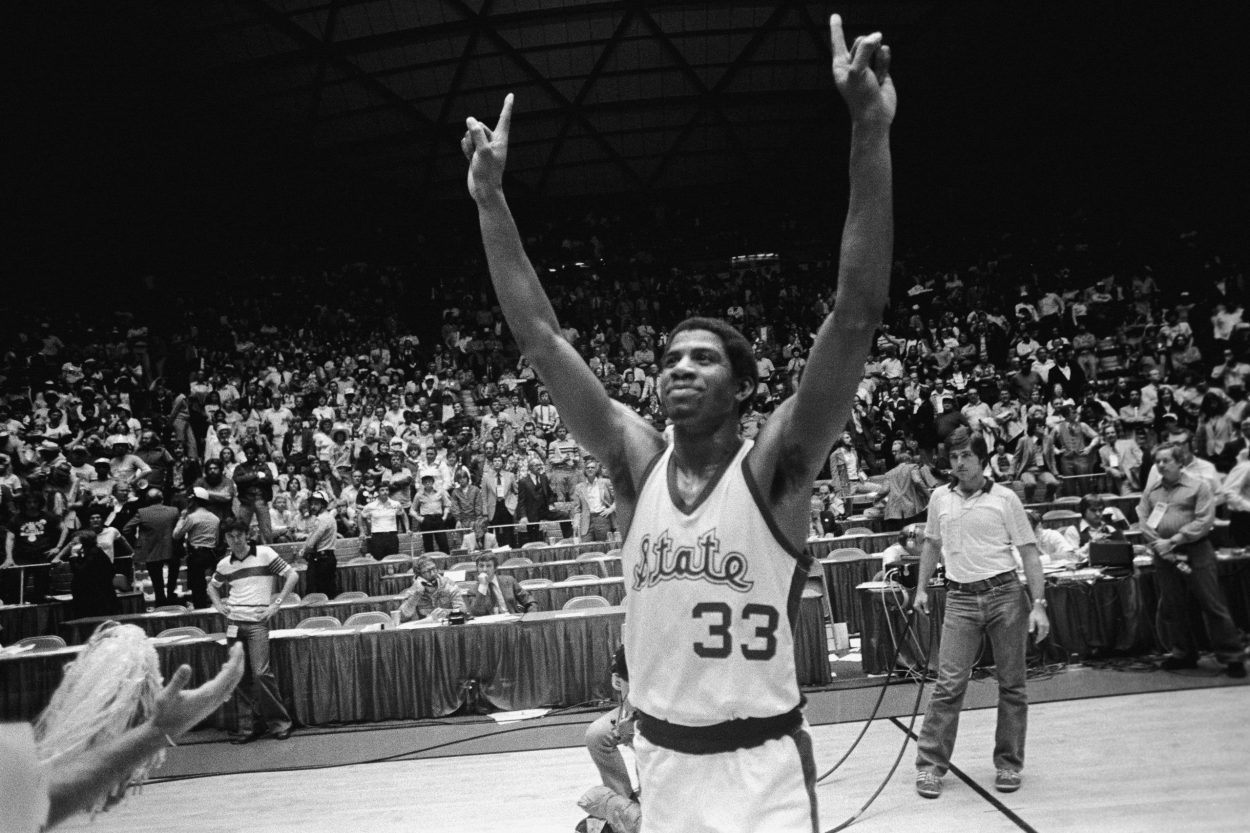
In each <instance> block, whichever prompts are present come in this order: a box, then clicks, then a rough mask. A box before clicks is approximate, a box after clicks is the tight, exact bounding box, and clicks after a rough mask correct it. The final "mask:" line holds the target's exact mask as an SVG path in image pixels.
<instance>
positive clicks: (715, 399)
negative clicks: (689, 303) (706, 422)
mask: <svg viewBox="0 0 1250 833" xmlns="http://www.w3.org/2000/svg"><path fill="white" fill-rule="evenodd" d="M663 365H664V370H663V372H662V373H661V374H660V401H661V402H663V403H664V409H665V410H666V411H667V412H668V415H669V417H670V418H671V419H672V420H673V422H675V423H680V422H682V421H689V420H691V419H695V418H699V417H704V418H706V417H709V416H725V415H734V414H736V413H737V409H738V403H739V402H741V401H742V400H743V399H745V398H746V397H747V396H748V395H750V391H749V390H748V389H747V388H748V387H749V385H748V384H747V383H745V382H743V381H742V380H738V379H735V378H734V374H733V368H732V367H731V366H730V364H729V356H728V355H727V354H726V352H725V345H724V342H722V341H721V339H720V337H719V336H717V335H716V334H715V333H713V332H711V331H709V330H693V329H692V330H682V331H681V332H679V333H678V334H677V335H675V336H674V337H673V340H672V341H670V342H669V345H668V348H667V349H666V350H665V352H664V360H663Z"/></svg>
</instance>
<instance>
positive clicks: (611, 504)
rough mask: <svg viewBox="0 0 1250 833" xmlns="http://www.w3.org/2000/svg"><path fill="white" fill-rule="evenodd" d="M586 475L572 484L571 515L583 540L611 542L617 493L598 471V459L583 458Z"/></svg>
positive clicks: (609, 481) (610, 482)
mask: <svg viewBox="0 0 1250 833" xmlns="http://www.w3.org/2000/svg"><path fill="white" fill-rule="evenodd" d="M585 475H586V476H585V478H584V479H582V480H579V481H578V482H577V484H576V485H575V486H574V487H573V518H574V520H575V528H576V529H577V534H578V536H580V537H581V539H582V540H583V541H610V540H611V535H612V517H613V512H614V511H615V509H616V494H615V492H614V491H613V490H612V481H611V480H609V479H608V478H606V477H604V476H603V475H602V474H601V473H600V470H599V461H598V460H596V459H595V458H594V457H587V458H586V467H585Z"/></svg>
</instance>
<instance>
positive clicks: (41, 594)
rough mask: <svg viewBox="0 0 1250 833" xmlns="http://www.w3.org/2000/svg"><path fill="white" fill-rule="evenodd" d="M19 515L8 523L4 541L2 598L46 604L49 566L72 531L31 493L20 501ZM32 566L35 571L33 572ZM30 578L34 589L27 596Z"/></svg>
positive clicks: (10, 601)
mask: <svg viewBox="0 0 1250 833" xmlns="http://www.w3.org/2000/svg"><path fill="white" fill-rule="evenodd" d="M18 506H19V507H20V509H19V512H18V513H17V516H16V517H15V518H14V519H13V520H12V521H11V522H10V523H9V528H8V534H7V535H6V536H5V538H4V563H3V564H0V570H2V571H3V572H0V598H2V599H3V600H4V602H5V603H6V604H17V603H18V602H19V601H22V600H23V598H24V600H25V601H26V602H43V601H45V600H46V599H47V598H48V589H49V587H50V583H51V574H50V571H51V568H50V567H46V566H37V565H48V564H49V563H50V562H51V560H52V559H53V558H54V557H55V556H56V554H57V553H58V552H59V551H60V550H61V548H62V547H64V546H65V540H66V537H67V536H68V535H69V529H68V528H67V527H66V526H65V525H64V524H62V523H61V519H60V518H58V517H57V516H56V515H54V514H53V513H51V512H49V511H48V510H47V508H46V506H45V503H44V498H43V494H42V493H40V492H38V491H35V490H33V489H32V490H31V491H28V492H26V493H24V494H23V495H22V497H21V500H20V501H19V502H18ZM32 566H33V569H32ZM28 573H29V575H30V580H31V583H32V590H31V593H30V595H27V596H24V595H23V593H22V584H23V583H24V582H25V581H26V577H27V574H28Z"/></svg>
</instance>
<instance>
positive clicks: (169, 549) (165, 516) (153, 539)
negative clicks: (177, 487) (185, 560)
mask: <svg viewBox="0 0 1250 833" xmlns="http://www.w3.org/2000/svg"><path fill="white" fill-rule="evenodd" d="M142 502H143V506H142V508H140V509H139V511H138V513H136V515H135V516H134V517H133V518H131V519H130V521H129V522H127V524H126V527H125V529H123V530H122V531H123V532H127V533H129V532H133V533H134V534H135V561H134V564H135V568H136V569H138V568H140V567H142V568H143V569H145V570H147V571H148V575H149V576H151V578H152V593H153V595H154V596H155V597H156V606H157V607H160V606H161V605H163V604H166V603H167V602H171V601H172V602H177V601H178V593H177V589H178V559H177V558H176V557H175V555H174V528H175V526H176V525H177V523H178V518H179V516H180V514H181V513H180V512H179V511H178V510H177V509H175V508H174V507H172V506H166V505H165V503H164V495H162V494H161V490H160V489H148V490H147V491H146V492H144V493H143V500H142Z"/></svg>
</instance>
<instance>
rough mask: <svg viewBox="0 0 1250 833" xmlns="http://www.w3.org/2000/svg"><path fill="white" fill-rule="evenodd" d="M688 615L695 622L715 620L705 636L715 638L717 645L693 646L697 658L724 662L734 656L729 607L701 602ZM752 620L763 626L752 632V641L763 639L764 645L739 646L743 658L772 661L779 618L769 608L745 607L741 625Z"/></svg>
mask: <svg viewBox="0 0 1250 833" xmlns="http://www.w3.org/2000/svg"><path fill="white" fill-rule="evenodd" d="M690 615H691V616H693V617H694V618H695V619H703V618H706V617H715V619H716V620H718V621H713V622H712V623H711V624H709V625H708V629H707V632H708V636H714V637H717V638H718V639H719V640H720V642H719V643H717V642H696V643H694V652H695V653H696V654H698V655H699V656H701V657H706V658H709V659H724V658H725V657H727V656H729V655H730V654H732V653H733V634H732V633H730V631H729V626H730V622H732V621H733V610H732V609H731V608H730V607H729V605H727V604H725V603H724V602H700V603H699V604H697V605H695V606H694V610H692V611H691V612H690ZM755 617H763V619H764V624H763V625H760V626H758V627H756V628H755V639H756V640H761V639H762V640H763V641H764V644H763V646H762V647H752V646H751V643H750V642H744V643H742V645H740V646H739V647H740V648H741V649H742V656H744V657H745V658H747V659H754V660H768V659H772V658H773V656H774V655H775V654H776V653H777V624H778V623H779V622H780V621H781V615H780V614H779V613H778V612H777V608H775V607H773V606H772V605H762V604H748V605H744V606H743V608H742V619H743V621H747V620H750V619H752V618H755Z"/></svg>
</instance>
